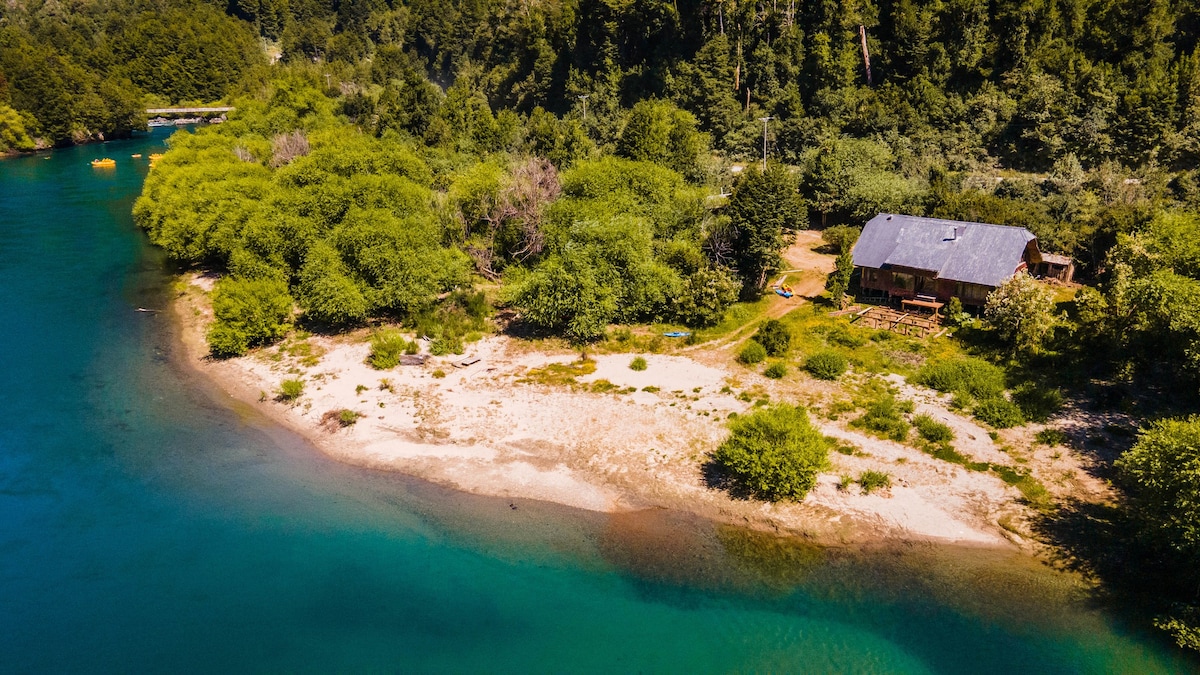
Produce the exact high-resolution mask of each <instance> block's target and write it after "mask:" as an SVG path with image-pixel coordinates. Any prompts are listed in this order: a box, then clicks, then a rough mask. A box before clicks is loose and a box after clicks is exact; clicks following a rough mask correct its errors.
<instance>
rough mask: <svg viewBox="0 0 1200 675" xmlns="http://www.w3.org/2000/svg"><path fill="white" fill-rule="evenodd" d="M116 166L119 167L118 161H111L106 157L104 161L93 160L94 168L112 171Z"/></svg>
mask: <svg viewBox="0 0 1200 675" xmlns="http://www.w3.org/2000/svg"><path fill="white" fill-rule="evenodd" d="M116 165H117V160H115V159H109V158H108V157H105V158H104V159H93V160H92V166H94V167H96V168H99V169H111V168H112V167H114V166H116Z"/></svg>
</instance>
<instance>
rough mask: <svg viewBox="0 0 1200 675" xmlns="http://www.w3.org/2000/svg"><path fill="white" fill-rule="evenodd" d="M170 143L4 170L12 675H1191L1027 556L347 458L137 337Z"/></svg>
mask: <svg viewBox="0 0 1200 675" xmlns="http://www.w3.org/2000/svg"><path fill="white" fill-rule="evenodd" d="M164 138H165V134H162V133H159V134H157V135H154V136H146V137H142V138H139V139H136V140H133V141H127V142H119V143H110V144H107V145H105V146H103V147H99V146H93V147H84V148H72V149H66V150H60V151H55V152H54V153H52V154H50V155H49V159H43V157H42V156H38V157H23V158H16V159H8V160H2V161H0V317H4V320H5V325H4V326H3V327H2V328H0V410H3V411H4V414H5V417H6V419H5V421H4V423H3V424H2V425H0V645H2V646H0V653H2V654H3V656H2V657H0V671H6V672H66V671H100V672H113V671H116V672H145V671H171V672H186V671H209V672H211V671H264V670H269V671H286V672H306V671H307V672H330V671H339V672H347V671H363V670H368V671H380V670H384V671H405V672H426V671H460V672H544V671H552V672H634V671H639V672H689V673H690V672H731V671H752V672H758V671H768V672H809V673H850V672H855V673H962V672H973V673H976V672H978V673H987V672H991V673H1012V672H1021V673H1038V672H1045V673H1068V672H1072V673H1073V672H1078V673H1113V672H1129V673H1153V672H1186V671H1188V670H1189V669H1192V668H1195V666H1196V664H1195V662H1192V661H1186V660H1183V659H1182V658H1181V657H1179V656H1177V655H1175V654H1174V653H1173V652H1172V651H1170V650H1169V649H1168V648H1167V647H1166V646H1164V644H1163V643H1162V642H1160V641H1159V640H1158V639H1157V638H1155V637H1153V636H1147V635H1144V634H1142V633H1140V632H1137V631H1134V630H1133V629H1132V628H1130V627H1129V626H1127V625H1125V623H1124V622H1122V621H1121V620H1120V618H1119V617H1117V616H1114V615H1112V614H1110V613H1106V611H1105V610H1102V609H1099V608H1095V607H1092V606H1091V603H1090V602H1089V601H1088V600H1087V597H1088V596H1087V594H1086V593H1085V592H1084V591H1083V590H1082V589H1080V588H1079V587H1078V586H1077V585H1076V584H1075V582H1073V581H1072V580H1071V579H1069V578H1067V577H1065V576H1061V575H1058V574H1055V573H1052V572H1050V571H1048V570H1046V569H1044V568H1042V567H1041V566H1039V565H1037V564H1035V563H1031V562H1030V561H1027V560H1025V559H1023V558H1021V557H1020V556H1014V555H1012V554H1008V553H995V552H986V551H969V550H952V549H935V548H921V547H915V548H909V549H904V550H900V551H895V550H891V551H881V552H878V553H873V554H867V553H848V552H829V551H821V550H818V549H814V548H811V547H806V546H803V545H801V544H799V543H795V542H780V541H778V540H774V539H772V538H770V537H765V536H762V535H757V534H753V533H747V532H743V531H740V530H736V529H734V528H728V527H717V526H714V525H712V524H710V523H706V522H702V521H698V520H695V519H691V518H688V517H685V516H682V515H678V514H671V513H667V512H653V513H647V514H632V515H623V516H617V517H607V516H603V515H599V514H590V513H581V512H575V511H571V510H568V509H561V508H557V507H553V506H550V505H544V504H537V503H524V502H519V503H518V504H517V505H518V507H519V508H518V509H517V510H513V509H512V508H510V506H509V501H508V500H497V499H488V498H481V497H473V496H468V495H461V494H457V493H453V492H449V491H445V490H442V489H440V488H436V487H434V486H430V485H427V484H424V483H421V482H419V481H414V480H410V479H406V478H404V477H400V476H395V475H388V474H382V473H376V472H370V471H365V470H360V469H357V468H354V467H348V466H343V465H339V464H337V463H334V462H331V461H329V460H326V459H325V458H323V457H322V456H320V455H319V454H318V453H317V452H316V451H315V450H313V449H312V448H310V447H309V446H307V445H306V444H304V443H303V442H301V441H300V440H298V439H296V438H294V437H292V436H291V435H290V434H288V433H287V432H284V431H282V430H280V429H277V428H274V427H272V426H271V425H270V424H268V423H266V422H264V421H263V420H261V418H259V417H258V416H257V415H256V414H255V412H254V410H253V406H238V405H231V404H228V403H227V402H226V401H225V400H224V397H223V396H222V395H221V394H220V392H216V391H213V390H212V389H211V387H210V385H208V384H206V383H205V382H204V381H200V380H197V379H195V378H194V377H193V376H191V375H189V374H188V372H187V370H186V369H185V368H181V367H180V366H179V365H178V363H177V362H176V359H175V351H174V349H173V347H172V336H171V332H170V326H169V325H168V324H167V318H166V317H165V316H164V315H160V314H155V313H145V312H136V311H134V310H135V309H136V308H138V307H144V308H150V309H156V308H161V307H163V306H164V304H165V303H166V301H167V297H168V294H169V292H170V291H169V284H170V280H169V278H168V276H167V274H166V272H165V268H164V265H163V263H162V260H161V258H160V257H159V256H158V255H157V254H156V253H155V252H154V251H153V250H151V249H150V248H149V247H148V246H147V245H146V243H145V241H144V238H143V237H142V236H141V235H140V233H138V232H137V231H136V229H135V228H134V227H133V225H132V222H131V219H130V216H129V212H130V208H131V206H132V202H133V199H134V198H135V196H136V194H137V192H138V189H139V186H140V183H141V180H142V178H143V177H144V175H145V172H146V163H145V160H144V159H142V160H138V159H131V158H130V154H131V153H134V152H141V153H143V154H148V153H149V152H152V151H154V150H156V148H155V147H154V146H156V145H161V143H162V141H163V139H164ZM99 156H111V157H113V158H114V159H116V160H117V162H118V165H117V167H116V169H115V170H110V171H101V170H95V169H92V168H91V167H90V166H88V165H87V161H88V160H90V159H92V158H93V157H99Z"/></svg>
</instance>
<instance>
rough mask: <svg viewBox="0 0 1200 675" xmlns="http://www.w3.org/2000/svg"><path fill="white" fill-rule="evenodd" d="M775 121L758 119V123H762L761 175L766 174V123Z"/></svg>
mask: <svg viewBox="0 0 1200 675" xmlns="http://www.w3.org/2000/svg"><path fill="white" fill-rule="evenodd" d="M773 119H775V118H774V117H760V118H758V121H760V122H762V123H763V173H766V172H767V122H770V121H771V120H773Z"/></svg>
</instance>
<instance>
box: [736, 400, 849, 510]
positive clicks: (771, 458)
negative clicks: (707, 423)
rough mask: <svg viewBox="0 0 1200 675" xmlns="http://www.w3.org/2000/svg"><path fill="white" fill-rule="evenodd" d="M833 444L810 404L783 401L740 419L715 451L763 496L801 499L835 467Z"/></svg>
mask: <svg viewBox="0 0 1200 675" xmlns="http://www.w3.org/2000/svg"><path fill="white" fill-rule="evenodd" d="M829 446H830V443H829V440H828V439H827V438H825V436H824V435H822V434H821V432H820V431H818V430H817V429H816V428H815V427H813V425H812V423H811V422H809V420H808V413H807V412H805V410H804V408H801V407H797V406H790V405H784V404H779V405H774V406H771V407H768V408H762V409H759V410H755V411H754V412H752V413H750V414H748V415H744V416H741V417H738V418H737V419H735V420H734V421H733V423H732V424H731V425H730V435H729V438H728V439H727V440H726V441H725V442H724V443H722V444H721V446H720V447H718V448H717V449H716V451H714V452H713V455H712V457H713V461H714V462H716V463H717V464H718V465H719V466H720V467H722V468H723V469H724V470H726V471H728V472H729V473H730V474H731V475H732V476H733V478H734V479H735V480H736V481H737V482H738V483H739V484H740V485H741V486H743V487H745V488H746V489H747V490H748V491H749V492H751V493H752V494H754V495H756V496H758V497H761V498H764V499H769V500H771V501H780V500H801V499H803V498H804V496H805V495H807V494H808V492H809V491H810V490H812V488H813V486H815V485H816V483H817V476H818V475H819V474H820V473H821V472H822V471H824V470H826V469H827V468H828V467H829Z"/></svg>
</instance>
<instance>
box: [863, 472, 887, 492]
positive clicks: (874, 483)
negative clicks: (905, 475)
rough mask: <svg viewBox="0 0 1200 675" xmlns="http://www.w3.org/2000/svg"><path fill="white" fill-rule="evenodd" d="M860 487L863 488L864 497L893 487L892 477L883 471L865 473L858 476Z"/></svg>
mask: <svg viewBox="0 0 1200 675" xmlns="http://www.w3.org/2000/svg"><path fill="white" fill-rule="evenodd" d="M857 482H858V487H860V488H862V492H863V494H864V495H869V494H871V493H872V492H874V491H875V490H881V489H884V488H890V487H891V486H892V477H891V476H890V475H889V474H887V473H885V472H883V471H864V472H862V473H860V474H858V481H857Z"/></svg>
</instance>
